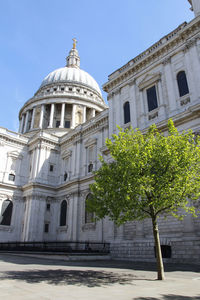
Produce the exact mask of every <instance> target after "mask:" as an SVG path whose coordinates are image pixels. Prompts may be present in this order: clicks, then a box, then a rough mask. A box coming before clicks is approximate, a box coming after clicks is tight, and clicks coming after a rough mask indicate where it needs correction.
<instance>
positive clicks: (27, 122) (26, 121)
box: [19, 103, 96, 133]
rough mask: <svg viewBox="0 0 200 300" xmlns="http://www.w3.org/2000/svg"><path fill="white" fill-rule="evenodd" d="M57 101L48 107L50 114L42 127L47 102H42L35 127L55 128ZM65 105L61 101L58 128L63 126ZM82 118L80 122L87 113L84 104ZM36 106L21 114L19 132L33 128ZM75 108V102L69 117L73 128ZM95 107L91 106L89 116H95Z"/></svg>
mask: <svg viewBox="0 0 200 300" xmlns="http://www.w3.org/2000/svg"><path fill="white" fill-rule="evenodd" d="M56 104H57V103H51V104H50V105H51V107H50V115H49V121H48V126H46V127H44V115H45V109H46V106H47V105H49V104H42V105H41V108H40V117H39V126H37V129H44V128H55V127H56V126H55V124H54V118H55V105H56ZM65 106H66V103H61V114H60V125H59V128H64V127H65ZM82 108H83V118H82V123H84V122H86V121H87V113H86V109H87V107H86V106H83V107H82ZM36 109H37V106H35V107H33V108H31V109H28V110H27V111H26V112H25V113H23V114H22V118H21V119H20V125H19V133H25V132H28V131H31V130H33V129H35V128H36V127H34V124H35V114H36ZM76 110H77V104H72V114H71V119H70V122H71V124H70V128H74V127H75V126H76V125H77V124H76ZM95 112H96V111H95V109H94V108H92V111H91V118H93V117H95Z"/></svg>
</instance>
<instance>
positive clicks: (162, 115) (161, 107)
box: [158, 80, 165, 118]
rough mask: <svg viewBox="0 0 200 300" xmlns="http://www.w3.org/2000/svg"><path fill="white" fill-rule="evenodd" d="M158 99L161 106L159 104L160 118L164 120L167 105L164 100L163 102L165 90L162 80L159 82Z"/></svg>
mask: <svg viewBox="0 0 200 300" xmlns="http://www.w3.org/2000/svg"><path fill="white" fill-rule="evenodd" d="M158 97H159V100H160V105H159V102H158V108H159V113H158V116H159V117H161V118H164V117H165V104H164V100H163V89H162V86H161V81H160V80H159V81H158ZM159 100H158V101H159Z"/></svg>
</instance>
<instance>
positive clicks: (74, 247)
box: [0, 241, 110, 254]
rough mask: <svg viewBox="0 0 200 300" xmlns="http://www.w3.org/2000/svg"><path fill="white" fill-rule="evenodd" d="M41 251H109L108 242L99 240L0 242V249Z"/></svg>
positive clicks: (103, 252)
mask: <svg viewBox="0 0 200 300" xmlns="http://www.w3.org/2000/svg"><path fill="white" fill-rule="evenodd" d="M5 250H6V251H41V252H64V253H83V254H84V253H85V254H89V253H90V254H92V253H98V254H100V253H101V254H107V253H110V243H99V242H88V241H86V242H71V241H67V242H66V241H55V242H4V243H0V251H5Z"/></svg>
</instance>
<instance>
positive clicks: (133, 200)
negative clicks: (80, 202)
mask: <svg viewBox="0 0 200 300" xmlns="http://www.w3.org/2000/svg"><path fill="white" fill-rule="evenodd" d="M106 146H107V148H108V150H109V152H110V156H111V158H112V159H111V162H109V163H107V162H106V161H105V160H104V159H103V157H100V160H101V163H102V166H101V168H100V169H99V170H98V171H97V172H96V173H95V182H94V183H93V184H92V185H91V186H90V189H91V191H92V194H93V197H92V199H90V201H89V202H88V206H89V209H90V210H91V211H94V212H95V214H96V217H97V219H101V218H103V217H105V216H109V217H110V219H111V220H113V221H114V222H115V223H116V224H119V225H120V224H123V223H125V222H127V221H132V220H142V219H145V218H148V217H150V218H151V219H152V222H153V226H154V227H155V228H156V226H157V217H158V215H159V214H162V213H164V212H165V213H167V214H171V215H173V216H175V217H178V218H183V217H184V215H185V214H186V213H192V214H193V215H195V206H194V205H193V203H194V202H193V201H194V200H197V199H198V198H199V197H200V139H199V137H198V136H197V137H196V136H194V134H193V133H192V131H187V132H182V133H179V132H178V130H177V129H176V128H175V126H174V124H173V121H172V120H169V121H168V131H167V132H165V133H160V132H159V130H158V129H157V128H156V126H155V125H152V126H151V127H150V128H149V130H148V131H147V132H146V133H145V134H143V133H142V132H141V131H140V130H139V129H136V130H133V129H126V130H125V131H123V130H122V129H120V128H119V134H118V135H113V136H112V139H107V140H106ZM155 228H154V229H155ZM155 230H156V229H155Z"/></svg>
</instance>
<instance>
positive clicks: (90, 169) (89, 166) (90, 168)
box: [88, 164, 93, 173]
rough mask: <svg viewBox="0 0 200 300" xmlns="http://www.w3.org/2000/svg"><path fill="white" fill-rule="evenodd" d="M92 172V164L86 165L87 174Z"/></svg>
mask: <svg viewBox="0 0 200 300" xmlns="http://www.w3.org/2000/svg"><path fill="white" fill-rule="evenodd" d="M92 170H93V164H89V165H88V173H90V172H92Z"/></svg>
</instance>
